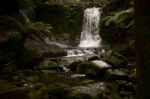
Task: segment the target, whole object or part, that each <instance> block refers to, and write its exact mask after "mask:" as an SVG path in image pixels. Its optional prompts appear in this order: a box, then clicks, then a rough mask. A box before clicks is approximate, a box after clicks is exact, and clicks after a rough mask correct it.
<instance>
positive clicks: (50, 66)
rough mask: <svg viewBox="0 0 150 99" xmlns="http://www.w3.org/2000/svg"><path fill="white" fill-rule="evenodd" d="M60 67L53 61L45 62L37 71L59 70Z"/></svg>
mask: <svg viewBox="0 0 150 99" xmlns="http://www.w3.org/2000/svg"><path fill="white" fill-rule="evenodd" d="M57 67H58V65H57V63H56V62H53V61H43V62H41V63H40V64H39V66H38V67H36V68H35V69H57Z"/></svg>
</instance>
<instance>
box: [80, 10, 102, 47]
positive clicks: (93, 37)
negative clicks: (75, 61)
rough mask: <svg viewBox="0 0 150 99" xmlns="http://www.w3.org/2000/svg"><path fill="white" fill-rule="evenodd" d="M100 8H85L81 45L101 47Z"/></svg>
mask: <svg viewBox="0 0 150 99" xmlns="http://www.w3.org/2000/svg"><path fill="white" fill-rule="evenodd" d="M100 16H101V12H100V8H96V7H93V8H87V9H86V10H84V19H83V26H82V32H81V38H80V44H79V47H83V48H89V47H94V48H97V47H100V44H101V38H100V36H99V30H100V28H99V23H100Z"/></svg>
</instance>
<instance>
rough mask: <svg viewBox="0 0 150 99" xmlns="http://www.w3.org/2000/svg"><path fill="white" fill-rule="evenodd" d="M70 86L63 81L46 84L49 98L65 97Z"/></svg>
mask: <svg viewBox="0 0 150 99" xmlns="http://www.w3.org/2000/svg"><path fill="white" fill-rule="evenodd" d="M71 90H72V89H71V87H70V86H68V85H66V84H63V83H54V84H50V85H49V86H48V95H49V99H53V98H54V97H55V99H66V97H68V94H69V92H71Z"/></svg>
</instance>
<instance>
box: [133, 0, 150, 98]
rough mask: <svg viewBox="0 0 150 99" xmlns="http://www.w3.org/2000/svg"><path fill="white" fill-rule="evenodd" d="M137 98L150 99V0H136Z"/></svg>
mask: <svg viewBox="0 0 150 99" xmlns="http://www.w3.org/2000/svg"><path fill="white" fill-rule="evenodd" d="M134 10H135V13H134V15H135V51H136V63H137V84H138V86H137V98H136V99H150V0H134Z"/></svg>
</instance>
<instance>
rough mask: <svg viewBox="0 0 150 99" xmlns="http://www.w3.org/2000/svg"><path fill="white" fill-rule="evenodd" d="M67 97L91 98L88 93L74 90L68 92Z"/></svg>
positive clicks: (70, 98)
mask: <svg viewBox="0 0 150 99" xmlns="http://www.w3.org/2000/svg"><path fill="white" fill-rule="evenodd" d="M68 99H93V98H92V97H91V96H90V95H88V94H85V93H78V92H75V91H72V92H71V93H70V94H69V98H68Z"/></svg>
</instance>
